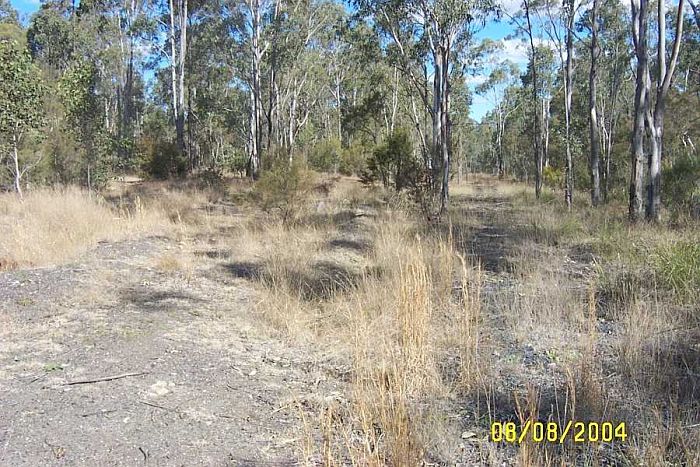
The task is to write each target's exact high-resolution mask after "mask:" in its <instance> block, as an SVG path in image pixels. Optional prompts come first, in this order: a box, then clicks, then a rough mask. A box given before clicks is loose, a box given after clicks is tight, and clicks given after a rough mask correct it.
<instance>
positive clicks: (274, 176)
mask: <svg viewBox="0 0 700 467" xmlns="http://www.w3.org/2000/svg"><path fill="white" fill-rule="evenodd" d="M315 178H316V177H315V176H314V173H313V172H312V171H310V170H308V169H307V168H306V167H305V166H304V164H303V162H301V161H298V160H294V162H293V163H292V164H289V163H288V162H287V161H286V160H284V159H282V158H280V159H278V160H277V161H276V162H275V163H274V164H273V166H272V167H270V168H269V169H268V170H265V171H264V172H263V174H262V176H261V177H260V180H258V182H257V184H256V185H255V190H254V195H255V196H256V197H257V198H258V199H259V200H260V202H261V204H262V208H263V209H264V210H266V211H269V210H272V209H278V210H279V211H280V213H281V215H282V220H283V222H284V223H285V224H286V223H290V222H294V221H295V220H296V219H297V217H298V215H299V213H300V211H301V208H302V207H303V205H304V203H305V202H306V201H307V200H308V198H309V197H310V195H311V193H312V192H313V189H314V182H315Z"/></svg>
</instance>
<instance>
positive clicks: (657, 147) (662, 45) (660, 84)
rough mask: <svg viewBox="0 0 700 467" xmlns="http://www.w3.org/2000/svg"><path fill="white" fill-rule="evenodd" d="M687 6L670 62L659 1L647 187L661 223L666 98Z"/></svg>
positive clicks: (652, 215)
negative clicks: (654, 93)
mask: <svg viewBox="0 0 700 467" xmlns="http://www.w3.org/2000/svg"><path fill="white" fill-rule="evenodd" d="M683 4H684V0H680V1H679V2H678V12H677V15H676V28H675V29H676V30H675V35H676V37H675V38H674V42H673V52H672V54H671V57H670V59H669V63H668V64H667V63H666V3H665V2H662V1H660V2H658V8H657V12H658V16H657V22H658V24H659V40H658V42H657V56H658V65H657V72H658V76H657V80H656V103H655V105H654V113H653V118H652V117H651V115H650V113H649V112H647V117H648V123H649V130H650V145H651V152H650V154H649V184H648V186H647V209H646V218H647V220H650V221H653V222H658V221H659V220H660V216H661V157H662V155H663V136H664V117H665V114H666V97H667V95H668V90H669V88H670V86H671V79H672V78H673V71H674V70H675V67H676V61H677V59H678V52H679V50H680V43H681V37H682V35H683Z"/></svg>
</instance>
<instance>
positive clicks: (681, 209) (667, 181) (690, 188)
mask: <svg viewBox="0 0 700 467" xmlns="http://www.w3.org/2000/svg"><path fill="white" fill-rule="evenodd" d="M662 176H663V187H664V196H665V197H666V199H667V200H668V201H669V203H668V204H669V206H670V207H672V208H674V210H675V212H676V214H681V215H692V216H694V217H696V218H700V158H699V157H697V156H694V155H692V154H686V155H684V156H682V157H680V158H679V159H678V160H676V161H674V163H673V165H671V166H666V167H664V170H663V173H662Z"/></svg>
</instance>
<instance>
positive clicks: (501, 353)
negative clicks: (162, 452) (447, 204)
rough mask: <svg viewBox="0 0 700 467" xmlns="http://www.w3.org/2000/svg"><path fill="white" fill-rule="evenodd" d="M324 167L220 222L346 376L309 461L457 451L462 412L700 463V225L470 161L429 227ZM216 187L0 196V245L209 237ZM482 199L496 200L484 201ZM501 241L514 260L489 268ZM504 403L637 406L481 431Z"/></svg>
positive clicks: (297, 331) (589, 453)
mask: <svg viewBox="0 0 700 467" xmlns="http://www.w3.org/2000/svg"><path fill="white" fill-rule="evenodd" d="M323 185H324V186H328V187H331V188H330V191H329V192H327V193H326V192H325V191H323V190H321V191H318V190H317V191H314V194H313V196H311V197H310V198H309V199H308V200H307V201H306V204H305V206H304V209H300V210H299V212H298V213H297V214H296V215H295V222H293V223H290V222H284V221H283V220H281V219H280V218H279V216H276V215H275V214H274V213H271V214H262V213H260V212H259V211H256V210H255V209H254V207H252V206H247V207H245V206H244V207H243V208H242V209H243V210H244V217H243V218H242V219H240V220H239V221H236V223H235V225H234V227H233V231H232V233H231V234H230V235H228V236H227V237H226V238H222V237H218V238H219V240H220V241H221V242H223V243H224V245H218V246H223V247H224V248H225V249H226V250H231V251H232V252H233V253H234V254H232V255H231V258H232V259H231V260H230V262H229V263H227V264H225V267H227V268H229V269H230V272H231V273H232V274H233V275H235V276H238V277H239V278H240V279H241V280H246V281H249V282H250V283H252V284H253V285H254V287H255V288H256V290H257V292H258V295H257V300H256V307H255V311H256V312H257V314H258V316H259V317H260V319H261V322H263V323H265V325H266V326H267V328H268V329H269V332H270V333H272V334H275V335H276V336H279V337H282V338H283V339H286V340H288V341H290V342H292V343H295V344H301V345H308V346H313V347H314V348H316V349H319V350H321V351H322V353H323V354H324V355H328V356H330V357H329V358H331V359H332V360H333V361H334V362H338V363H337V364H338V365H339V366H340V367H343V368H344V369H345V370H346V371H344V372H343V373H344V374H346V375H349V376H348V378H347V380H346V381H345V382H344V384H345V386H344V394H343V397H341V398H339V399H334V400H332V401H330V400H325V401H324V400H323V399H320V400H319V401H318V402H317V403H315V405H314V406H312V407H311V408H312V410H314V411H315V412H316V413H315V414H309V413H308V412H307V410H308V406H305V407H302V406H301V405H300V404H298V405H299V412H300V414H301V415H302V418H303V428H302V431H303V434H302V436H301V437H300V439H301V442H300V452H301V456H302V457H303V459H305V460H306V461H307V462H308V463H309V464H323V465H345V464H353V465H372V466H380V465H407V466H408V465H420V464H421V463H426V462H433V461H435V462H442V463H446V464H451V463H456V462H459V461H462V460H463V458H460V457H459V455H460V454H459V453H460V449H461V448H460V443H462V440H461V437H460V434H461V432H462V431H463V430H465V429H468V430H475V431H476V432H477V433H478V437H479V441H478V442H474V444H473V445H471V446H472V447H473V450H474V452H475V453H476V454H475V455H477V456H480V457H479V460H480V461H481V462H482V463H492V464H494V463H503V462H516V463H518V464H519V465H570V464H575V463H579V464H585V465H596V464H600V463H602V462H604V461H605V462H608V463H610V464H615V463H628V464H632V465H635V464H637V465H663V464H676V465H695V464H697V463H698V461H699V460H700V450H698V449H697V446H698V445H700V439H699V436H700V435H699V433H700V430H698V425H697V424H698V421H699V414H700V407H699V406H698V404H697V397H698V391H700V389H699V388H698V379H697V374H698V373H700V358H699V357H698V355H699V354H698V347H697V342H698V339H699V338H700V332H698V329H699V324H700V323H699V322H698V321H699V318H700V317H699V316H698V313H697V303H698V302H697V298H696V297H694V295H695V293H694V291H695V289H694V285H693V284H694V282H693V281H694V280H696V277H695V276H694V274H695V272H694V271H695V269H694V268H696V267H697V266H695V263H694V262H693V261H695V255H696V251H695V249H694V247H693V245H696V244H697V243H698V240H699V239H698V234H697V231H698V229H697V226H692V225H688V226H683V227H676V228H673V229H669V228H667V227H660V226H640V227H636V228H629V227H628V226H627V225H626V224H625V222H624V207H621V206H619V205H611V206H608V207H606V208H604V209H600V210H596V211H593V210H591V209H588V208H584V207H582V206H583V205H584V204H585V203H584V200H583V197H582V196H581V197H580V199H578V200H577V203H576V209H575V210H574V211H573V212H571V213H568V212H567V211H566V208H565V206H563V204H562V202H561V201H560V200H559V199H558V198H559V195H558V194H557V195H556V197H555V195H554V194H552V193H551V192H547V193H546V196H545V197H544V198H545V199H544V200H543V201H542V202H534V200H533V199H532V195H531V194H530V190H531V188H530V187H526V186H524V185H522V184H516V183H510V182H500V181H495V180H493V179H490V178H488V177H474V179H473V180H472V181H471V182H470V183H469V184H464V185H458V186H456V187H455V188H454V190H453V195H454V199H455V200H456V202H455V207H454V208H453V210H452V212H451V216H450V219H449V225H443V226H438V227H435V228H425V227H424V226H423V225H422V224H421V220H420V219H419V218H416V217H414V216H413V215H412V214H411V210H410V209H406V204H405V200H403V199H401V198H400V197H399V198H392V199H390V198H389V196H388V195H386V194H384V193H382V192H380V191H369V190H366V189H363V188H361V187H360V186H359V184H358V183H357V182H356V181H353V180H350V179H345V178H343V179H339V180H330V179H329V180H325V181H324V182H323ZM460 197H463V198H462V199H466V200H468V201H466V202H464V203H463V204H460V201H459V200H460ZM211 198H212V196H211V195H208V194H207V193H206V192H203V191H198V190H196V189H194V190H192V191H181V190H173V189H172V187H170V186H167V185H158V184H150V185H148V186H142V187H140V188H139V189H132V190H130V191H129V192H122V193H120V194H118V195H116V198H114V199H116V200H117V201H116V202H115V201H114V199H113V204H116V205H117V208H111V207H110V206H109V205H108V204H107V203H105V202H102V201H98V200H97V199H90V198H88V197H86V196H85V194H84V193H81V192H78V191H71V190H68V191H63V192H52V191H46V192H37V193H34V194H30V195H29V196H28V197H27V199H26V201H25V202H24V204H20V203H19V202H18V201H17V200H16V199H14V198H10V197H2V198H0V237H1V238H5V239H9V243H8V242H7V241H5V242H3V243H2V244H1V245H0V259H2V258H5V259H4V261H6V262H7V261H12V262H16V263H18V264H50V263H55V262H61V261H65V260H67V259H70V258H73V257H75V256H76V255H78V254H80V252H82V251H85V250H86V249H87V248H89V247H90V246H92V245H94V244H95V243H96V242H97V241H99V240H103V239H104V240H117V239H121V238H126V237H127V236H130V235H133V233H134V232H136V233H137V234H141V233H149V232H153V231H157V230H158V229H166V231H167V232H169V233H170V234H175V235H178V236H194V235H199V236H202V235H204V237H206V238H209V237H210V236H212V237H213V236H214V235H215V232H216V228H217V225H218V224H217V223H219V222H221V219H220V218H215V217H212V215H211V214H210V211H209V210H208V209H203V207H204V206H206V205H207V202H208V200H210V199H211ZM482 198H489V201H488V202H489V203H491V204H489V205H488V206H486V207H485V208H486V211H487V212H485V213H479V212H478V209H476V210H475V209H473V206H472V204H473V201H474V200H477V201H478V200H479V199H482ZM143 200H145V201H143ZM387 200H389V202H387ZM470 208H471V210H469V209H470ZM488 209H492V211H488ZM480 215H483V217H479V216H480ZM484 226H486V227H488V228H489V229H490V230H484ZM62 229H63V230H62ZM484 232H485V233H484ZM479 235H482V236H483V238H481V240H483V245H481V244H480V243H479V242H478V241H476V242H475V241H474V239H476V240H479V238H478V236H479ZM489 235H490V236H489ZM26 239H29V241H27V240H26ZM481 240H480V241H481ZM13 242H14V243H13ZM675 245H690V246H689V247H686V246H683V247H682V248H675ZM490 255H491V256H498V255H502V256H504V257H505V260H506V261H505V264H507V267H506V268H504V270H500V271H496V270H491V269H488V268H487V267H486V266H485V264H486V263H487V262H488V260H489V259H492V258H489V256H490ZM466 258H476V259H475V260H468V259H466ZM479 260H482V261H484V265H480V264H479V263H478V261H479ZM192 261H193V259H192V258H189V257H188V256H186V255H184V256H183V255H181V254H180V252H178V251H174V252H169V253H166V254H164V255H163V256H161V257H159V258H157V259H156V261H155V264H154V265H155V266H156V268H157V269H158V270H160V271H162V272H165V273H169V274H184V275H185V276H187V274H188V271H191V269H192V268H193V264H192ZM227 261H228V260H227ZM484 404H486V410H485V411H486V414H484V409H483V407H482V406H483V405H484ZM466 412H468V415H469V416H470V417H472V418H471V419H469V421H467V417H466V416H465V415H464V414H465V413H466ZM457 413H459V415H456V414H457ZM504 417H510V419H512V420H516V421H519V422H525V421H526V420H556V421H558V422H559V423H560V424H562V423H563V424H565V423H566V421H568V420H572V419H581V420H612V421H615V422H619V421H625V422H627V423H628V427H629V428H628V431H630V439H629V441H628V442H627V443H626V444H625V445H624V447H619V446H620V444H616V445H614V446H606V447H603V448H600V449H599V448H598V447H597V446H595V445H591V446H574V445H573V444H569V443H565V444H564V445H563V446H559V445H556V446H543V445H534V444H532V443H524V444H523V445H521V446H517V447H512V446H511V447H508V446H504V445H497V444H493V443H489V442H486V441H482V438H483V437H484V436H485V434H486V433H488V428H489V422H490V421H494V420H498V421H503V419H504Z"/></svg>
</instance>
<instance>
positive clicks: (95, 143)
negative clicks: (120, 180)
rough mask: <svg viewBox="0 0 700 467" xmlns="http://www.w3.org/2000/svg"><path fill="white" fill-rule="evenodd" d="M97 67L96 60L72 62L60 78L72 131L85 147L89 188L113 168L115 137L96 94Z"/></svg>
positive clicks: (102, 182)
mask: <svg viewBox="0 0 700 467" xmlns="http://www.w3.org/2000/svg"><path fill="white" fill-rule="evenodd" d="M97 81H98V70H97V66H96V65H95V64H94V63H89V62H87V61H78V62H75V63H73V64H72V65H71V66H70V67H69V68H68V69H67V70H66V71H65V72H64V73H63V76H62V77H61V79H60V81H59V84H58V91H59V95H60V97H61V101H62V103H63V106H64V107H65V111H66V122H67V124H68V125H69V128H68V129H69V131H70V132H71V133H73V135H74V136H75V139H76V140H77V141H78V143H80V146H81V148H82V150H83V158H82V163H83V166H84V169H83V171H84V173H85V177H86V181H87V185H88V187H89V188H90V187H92V186H96V187H99V186H101V185H103V184H104V183H105V182H106V181H107V180H108V179H109V174H110V172H111V170H112V164H111V161H110V156H111V155H113V154H114V153H115V148H114V147H113V144H112V143H113V140H112V139H111V138H110V136H109V134H108V132H107V131H106V129H105V128H104V106H103V101H102V98H101V96H99V95H98V93H97Z"/></svg>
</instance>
